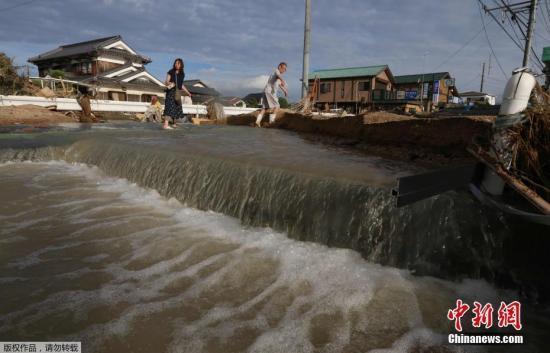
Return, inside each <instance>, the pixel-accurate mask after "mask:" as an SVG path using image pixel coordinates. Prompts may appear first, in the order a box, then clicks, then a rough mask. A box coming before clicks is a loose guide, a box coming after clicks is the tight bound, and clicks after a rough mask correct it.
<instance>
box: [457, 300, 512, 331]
mask: <svg viewBox="0 0 550 353" xmlns="http://www.w3.org/2000/svg"><path fill="white" fill-rule="evenodd" d="M469 310H470V306H469V305H468V304H466V303H463V302H462V300H460V299H457V300H456V307H455V308H453V309H449V311H448V312H447V319H449V320H450V321H454V324H455V330H456V331H458V332H462V321H461V320H462V317H463V316H464V315H465V314H466V313H467V312H468V311H469ZM493 313H494V308H493V305H492V304H491V303H487V304H485V305H482V304H481V303H479V302H477V301H476V302H474V307H473V309H472V314H473V318H472V326H473V327H475V328H480V327H482V326H483V327H484V328H486V329H488V328H491V327H492V326H493ZM497 316H498V327H500V328H505V327H508V326H512V327H513V328H514V329H516V331H519V330H521V328H522V324H521V303H520V302H518V301H513V302H511V303H510V304H506V303H504V302H500V307H499V309H498V312H497Z"/></svg>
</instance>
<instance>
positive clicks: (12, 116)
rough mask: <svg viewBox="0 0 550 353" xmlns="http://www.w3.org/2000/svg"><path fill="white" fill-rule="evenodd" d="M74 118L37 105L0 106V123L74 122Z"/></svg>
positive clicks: (45, 123)
mask: <svg viewBox="0 0 550 353" xmlns="http://www.w3.org/2000/svg"><path fill="white" fill-rule="evenodd" d="M75 121H77V120H75V118H74V117H70V116H67V115H65V114H63V113H60V112H56V111H52V110H49V109H47V108H43V107H39V106H37V105H19V106H7V107H0V125H15V124H21V125H33V126H37V125H47V124H55V123H74V122H75Z"/></svg>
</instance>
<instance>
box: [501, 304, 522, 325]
mask: <svg viewBox="0 0 550 353" xmlns="http://www.w3.org/2000/svg"><path fill="white" fill-rule="evenodd" d="M508 326H512V327H513V328H515V329H516V331H519V330H521V327H522V326H521V303H520V302H518V301H513V302H511V303H510V304H508V305H506V303H504V302H500V307H499V308H498V327H508Z"/></svg>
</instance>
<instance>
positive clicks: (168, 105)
mask: <svg viewBox="0 0 550 353" xmlns="http://www.w3.org/2000/svg"><path fill="white" fill-rule="evenodd" d="M184 79H185V72H184V71H183V60H181V59H180V58H177V59H176V60H175V61H174V65H173V66H172V69H171V70H170V71H168V73H167V75H166V81H165V82H164V83H165V84H166V87H168V90H167V91H166V102H165V107H164V125H163V128H164V129H172V128H171V127H170V126H169V125H168V120H169V119H170V118H172V119H173V122H174V123H173V125H174V126H176V119H186V117H185V115H183V110H182V109H181V100H182V96H184V95H187V96H189V97H191V93H189V91H188V90H187V88H185V86H184V85H183V80H184Z"/></svg>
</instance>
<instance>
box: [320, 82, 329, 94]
mask: <svg viewBox="0 0 550 353" xmlns="http://www.w3.org/2000/svg"><path fill="white" fill-rule="evenodd" d="M330 88H331V87H330V83H329V82H325V83H321V87H320V91H321V93H329V92H330Z"/></svg>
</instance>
